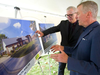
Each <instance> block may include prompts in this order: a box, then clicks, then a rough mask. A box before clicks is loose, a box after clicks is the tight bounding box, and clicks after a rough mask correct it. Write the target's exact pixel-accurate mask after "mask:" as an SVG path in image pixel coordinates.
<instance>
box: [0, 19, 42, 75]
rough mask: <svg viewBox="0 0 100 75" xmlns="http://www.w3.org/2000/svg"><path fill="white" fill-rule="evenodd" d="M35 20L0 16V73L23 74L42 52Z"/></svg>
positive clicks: (5, 74) (6, 74) (4, 74)
mask: <svg viewBox="0 0 100 75" xmlns="http://www.w3.org/2000/svg"><path fill="white" fill-rule="evenodd" d="M36 30H37V28H36V23H35V21H29V20H20V19H11V18H5V17H0V75H17V74H18V75H25V74H26V73H27V72H28V70H29V69H30V68H31V66H33V64H34V62H35V61H36V59H35V56H36V55H37V53H39V54H42V50H41V45H40V41H39V38H38V36H37V34H36V33H35V31H36Z"/></svg>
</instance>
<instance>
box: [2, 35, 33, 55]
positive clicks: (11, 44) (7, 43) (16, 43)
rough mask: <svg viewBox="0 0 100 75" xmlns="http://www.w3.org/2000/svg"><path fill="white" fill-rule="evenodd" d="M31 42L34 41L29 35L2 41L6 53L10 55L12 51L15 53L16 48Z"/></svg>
mask: <svg viewBox="0 0 100 75" xmlns="http://www.w3.org/2000/svg"><path fill="white" fill-rule="evenodd" d="M31 41H32V38H31V36H30V35H27V36H23V37H18V38H8V39H2V44H3V49H4V52H6V53H7V54H8V55H10V53H11V51H12V52H14V50H15V49H16V48H18V47H20V46H23V45H24V44H26V43H29V42H31Z"/></svg>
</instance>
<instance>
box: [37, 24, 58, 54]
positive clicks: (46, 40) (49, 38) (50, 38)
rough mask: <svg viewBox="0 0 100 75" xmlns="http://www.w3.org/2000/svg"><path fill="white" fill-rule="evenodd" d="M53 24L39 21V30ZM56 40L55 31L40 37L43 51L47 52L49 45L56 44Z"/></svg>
mask: <svg viewBox="0 0 100 75" xmlns="http://www.w3.org/2000/svg"><path fill="white" fill-rule="evenodd" d="M53 26H54V24H50V23H40V24H39V28H40V31H44V30H46V29H48V28H50V27H53ZM56 42H57V37H56V34H55V33H52V34H48V35H46V36H44V37H42V43H43V47H44V51H45V53H46V52H48V51H49V50H50V47H51V46H52V45H54V44H56Z"/></svg>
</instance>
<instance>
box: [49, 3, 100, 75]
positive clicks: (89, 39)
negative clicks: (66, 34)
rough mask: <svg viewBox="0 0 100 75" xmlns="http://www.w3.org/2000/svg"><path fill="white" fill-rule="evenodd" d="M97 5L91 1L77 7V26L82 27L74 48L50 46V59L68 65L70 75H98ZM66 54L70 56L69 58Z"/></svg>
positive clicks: (99, 44) (99, 63)
mask: <svg viewBox="0 0 100 75" xmlns="http://www.w3.org/2000/svg"><path fill="white" fill-rule="evenodd" d="M97 12H98V5H97V4H96V3H95V2H93V1H86V2H82V3H81V4H79V5H78V6H77V14H78V20H79V25H82V26H84V27H85V28H84V31H83V33H82V34H81V35H80V37H79V39H78V42H77V43H76V45H75V46H74V47H67V46H59V45H55V46H52V47H51V49H52V51H54V52H55V51H58V50H59V51H61V54H52V55H51V56H50V57H51V58H53V59H55V60H56V61H58V62H63V63H68V65H67V67H68V69H69V70H70V75H100V24H99V23H98V22H97V21H96V17H97ZM67 53H70V54H72V57H69V56H68V55H67Z"/></svg>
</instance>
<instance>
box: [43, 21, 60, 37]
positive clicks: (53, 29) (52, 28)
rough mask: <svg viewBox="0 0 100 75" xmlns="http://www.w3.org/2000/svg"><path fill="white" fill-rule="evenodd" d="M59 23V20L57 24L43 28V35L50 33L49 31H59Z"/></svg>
mask: <svg viewBox="0 0 100 75" xmlns="http://www.w3.org/2000/svg"><path fill="white" fill-rule="evenodd" d="M61 24H62V21H61V22H60V24H59V25H57V26H54V27H51V28H49V29H46V30H44V31H43V34H44V36H45V35H48V34H51V33H55V32H58V31H60V26H61Z"/></svg>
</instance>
